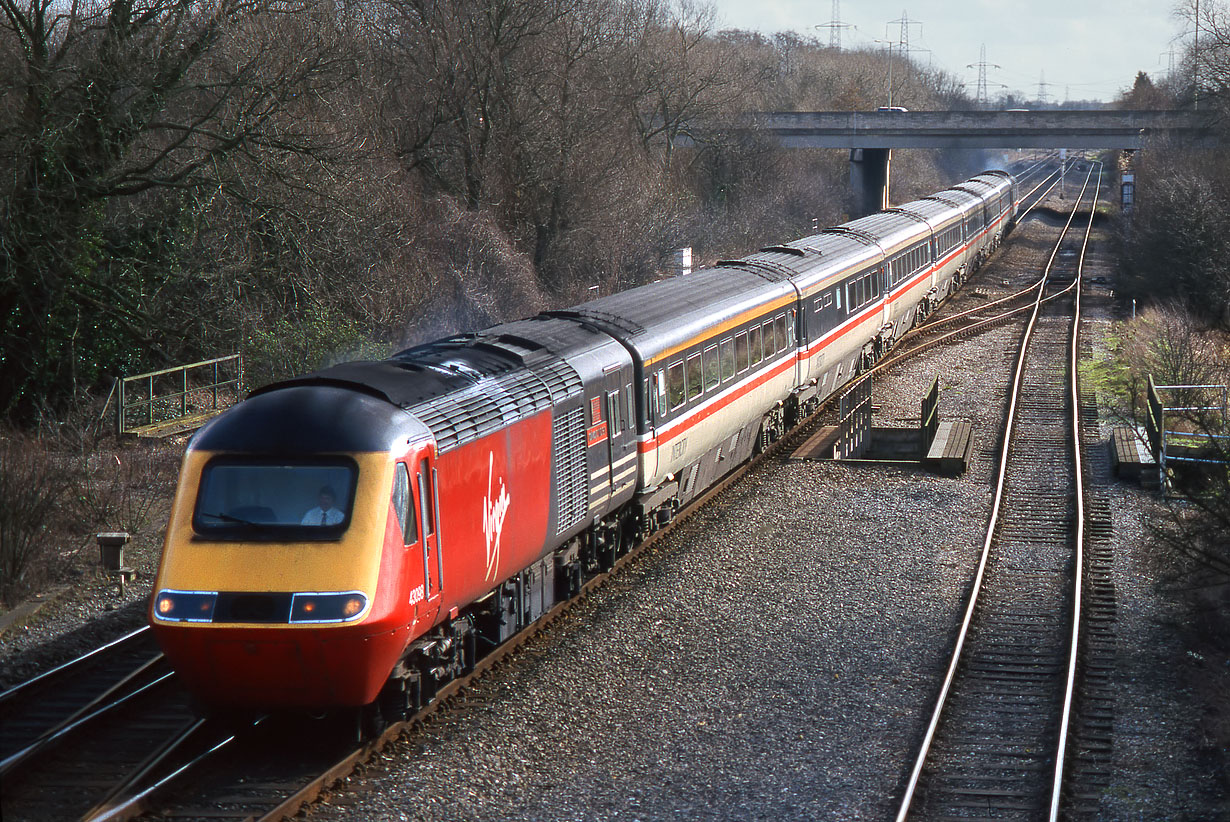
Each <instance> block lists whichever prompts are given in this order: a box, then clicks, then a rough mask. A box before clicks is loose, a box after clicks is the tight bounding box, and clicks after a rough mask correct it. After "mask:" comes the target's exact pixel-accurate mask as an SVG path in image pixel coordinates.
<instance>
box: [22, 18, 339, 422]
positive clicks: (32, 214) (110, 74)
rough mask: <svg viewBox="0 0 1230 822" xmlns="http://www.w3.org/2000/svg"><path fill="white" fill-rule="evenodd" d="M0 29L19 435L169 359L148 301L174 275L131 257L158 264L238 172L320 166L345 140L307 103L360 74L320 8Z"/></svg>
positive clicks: (43, 21)
mask: <svg viewBox="0 0 1230 822" xmlns="http://www.w3.org/2000/svg"><path fill="white" fill-rule="evenodd" d="M0 14H2V16H0V24H2V28H0V61H2V62H0V65H2V68H0V75H2V76H3V77H5V78H6V79H5V80H4V81H3V85H2V86H0V110H3V111H5V113H6V115H7V116H6V117H5V118H4V119H3V120H2V121H0V123H2V125H0V165H2V166H3V167H5V168H7V169H10V170H11V171H10V173H9V174H7V175H6V177H5V179H3V180H2V181H0V222H3V224H4V230H3V235H0V323H3V328H2V329H0V330H2V331H3V333H4V336H5V339H6V345H5V349H4V354H3V356H2V357H0V413H3V414H7V415H9V416H15V417H18V418H22V417H28V415H29V414H30V413H31V412H32V411H33V409H34V408H35V407H36V406H37V405H39V404H49V405H53V406H54V405H56V404H59V403H62V402H63V401H64V400H65V399H66V398H67V397H68V396H71V394H72V393H73V392H74V391H75V390H76V389H77V388H78V387H89V386H90V385H91V384H93V383H95V382H97V381H99V380H100V379H101V378H102V376H103V374H105V372H106V371H107V370H109V367H110V366H113V365H114V364H115V363H116V362H117V361H120V360H122V359H123V358H124V357H125V356H129V355H128V354H127V352H129V351H131V350H139V351H143V352H145V354H146V356H154V357H157V356H158V354H159V352H164V353H165V351H166V350H167V343H166V339H167V336H166V335H165V334H160V333H159V329H160V327H161V326H162V323H161V318H160V316H159V313H158V311H157V305H156V301H155V300H154V299H153V297H154V296H155V295H156V294H157V293H160V292H162V291H163V290H164V289H165V287H166V286H167V283H168V276H169V272H161V273H159V272H158V271H157V269H156V266H146V267H144V268H143V269H142V270H141V271H140V272H138V271H134V270H133V268H132V267H131V266H128V265H126V264H125V263H124V259H125V257H126V256H127V257H129V258H131V257H133V255H135V256H136V257H138V258H139V257H141V256H142V254H145V257H146V259H154V258H158V257H160V256H161V252H163V251H165V250H166V249H165V246H166V245H167V244H168V243H173V242H174V241H175V238H174V236H173V235H174V234H175V232H176V230H177V228H176V224H175V215H178V214H182V213H183V212H184V210H185V209H186V208H188V205H187V203H186V200H185V198H186V197H188V195H190V194H192V193H194V192H199V191H200V190H202V189H205V188H208V187H211V186H212V187H214V188H215V189H216V188H217V187H218V185H219V177H220V174H219V168H220V166H221V165H222V164H224V163H225V162H226V161H227V160H228V159H230V158H233V157H235V156H237V155H242V154H247V155H249V156H253V157H254V156H257V155H276V154H279V153H313V152H322V151H323V150H324V149H325V147H326V146H327V145H328V144H329V143H330V142H331V141H332V138H333V137H335V136H336V135H335V134H328V133H324V132H322V130H320V129H318V128H317V126H318V125H319V123H320V118H319V117H317V116H314V115H315V113H316V112H314V111H313V109H314V108H316V106H315V103H313V102H311V101H314V100H319V99H320V98H321V97H322V96H324V95H326V94H327V93H328V92H329V90H330V89H331V88H334V87H335V86H336V84H337V83H338V81H339V77H340V69H341V68H342V67H344V66H347V65H348V63H349V58H347V57H346V56H344V55H339V54H337V53H336V52H334V51H333V49H332V48H331V42H330V40H329V38H328V37H325V36H323V35H322V32H325V31H327V28H326V27H324V26H322V25H321V23H322V21H325V20H328V18H330V16H331V15H332V10H331V9H330V8H327V7H324V6H320V5H314V4H313V0H205V2H199V1H198V2H194V1H193V0H99V2H90V0H86V2H77V1H74V2H72V3H70V4H67V5H66V4H64V3H61V2H54V0H28V2H26V3H22V2H20V0H0ZM290 109H295V110H297V113H298V114H299V115H300V116H297V117H294V118H289V117H286V116H285V114H286V112H287V111H288V110H290ZM146 197H154V199H155V200H156V201H157V203H158V205H157V208H156V209H155V211H156V212H158V219H157V220H155V221H153V222H142V221H141V220H135V219H131V218H133V216H134V214H133V211H132V210H131V209H127V208H126V206H124V203H126V202H131V201H133V200H134V198H146ZM125 215H127V218H128V222H127V224H125V223H124V219H125ZM117 220H118V222H117ZM119 229H127V230H119ZM149 232H152V235H151V234H150V233H149ZM151 243H152V246H151ZM153 246H159V248H158V249H154V248H153ZM162 262H164V263H165V260H163V261H162Z"/></svg>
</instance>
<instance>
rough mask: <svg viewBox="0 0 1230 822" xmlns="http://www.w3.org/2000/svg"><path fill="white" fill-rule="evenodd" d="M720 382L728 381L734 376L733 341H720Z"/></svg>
mask: <svg viewBox="0 0 1230 822" xmlns="http://www.w3.org/2000/svg"><path fill="white" fill-rule="evenodd" d="M721 354H722V357H721V359H722V381H723V382H725V381H726V380H728V379H730V378H731V377H733V376H734V375H735V341H734V340H730V339H727V340H722V346H721Z"/></svg>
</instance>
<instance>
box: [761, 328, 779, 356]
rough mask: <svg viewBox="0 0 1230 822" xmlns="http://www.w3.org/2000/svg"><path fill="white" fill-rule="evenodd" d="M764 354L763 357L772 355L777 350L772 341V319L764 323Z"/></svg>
mask: <svg viewBox="0 0 1230 822" xmlns="http://www.w3.org/2000/svg"><path fill="white" fill-rule="evenodd" d="M763 328H764V356H765V359H768V358H769V357H772V356H773V354H774V352H775V351H776V350H777V346H776V345H774V343H773V321H772V320H769V321H768V322H767V323H765V324H764V326H763Z"/></svg>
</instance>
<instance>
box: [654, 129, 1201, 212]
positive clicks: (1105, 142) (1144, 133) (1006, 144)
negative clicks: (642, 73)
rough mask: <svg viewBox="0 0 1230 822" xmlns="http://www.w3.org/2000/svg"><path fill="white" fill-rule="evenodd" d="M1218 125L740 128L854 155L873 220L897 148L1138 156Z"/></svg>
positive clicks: (858, 193)
mask: <svg viewBox="0 0 1230 822" xmlns="http://www.w3.org/2000/svg"><path fill="white" fill-rule="evenodd" d="M1215 126H1216V121H1215V117H1214V115H1213V114H1212V113H1211V112H1205V111H1117V110H1111V109H1106V110H1093V111H1077V110H1043V111H1023V110H1022V111H905V110H883V109H882V110H880V111H799V112H759V113H755V114H751V115H748V117H747V119H746V122H745V124H742V125H740V126H737V127H736V129H735V130H736V131H737V132H748V133H758V134H767V135H771V136H773V137H776V138H777V140H778V141H779V142H780V143H781V144H782V145H783V146H786V147H789V148H843V149H849V150H850V160H851V165H850V184H851V188H852V189H853V192H854V196H855V208H856V211H858V213H860V214H868V213H871V212H873V211H876V210H878V209H880V208H884V207H886V206H887V203H888V179H889V173H890V167H891V162H892V150H893V149H894V148H966V149H1024V148H1070V149H1122V150H1128V151H1135V150H1137V149H1141V148H1145V147H1146V146H1148V145H1150V144H1153V145H1157V144H1161V143H1168V144H1182V145H1196V146H1201V145H1204V146H1207V145H1213V144H1215V143H1216V141H1217V139H1218V137H1217V134H1216V130H1215ZM677 142H679V143H680V144H688V143H690V142H691V140H690V139H688V138H682V139H680V140H679V141H677ZM855 216H857V214H856V215H855Z"/></svg>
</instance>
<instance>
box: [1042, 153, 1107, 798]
mask: <svg viewBox="0 0 1230 822" xmlns="http://www.w3.org/2000/svg"><path fill="white" fill-rule="evenodd" d="M1099 165H1100V164H1099ZM1101 182H1102V181H1101V175H1100V174H1099V175H1098V181H1097V183H1096V185H1095V188H1094V193H1093V202H1094V205H1095V206H1096V205H1097V202H1098V195H1099V194H1100V193H1101V190H1102V185H1101ZM1092 232H1093V219H1092V216H1091V217H1090V220H1089V225H1088V227H1087V228H1086V229H1085V238H1084V241H1083V242H1082V243H1081V253H1080V257H1079V258H1078V260H1077V264H1076V280H1075V282H1076V283H1078V284H1079V283H1080V281H1081V274H1082V272H1083V271H1084V270H1085V252H1086V250H1088V248H1089V235H1090V234H1091V233H1092ZM1075 300H1076V307H1075V309H1074V310H1073V320H1072V341H1071V349H1070V352H1069V358H1068V368H1069V371H1070V378H1071V382H1070V384H1069V388H1070V389H1071V392H1072V459H1073V462H1074V465H1075V471H1074V472H1073V473H1074V475H1075V478H1076V562H1075V565H1076V579H1075V581H1074V583H1073V589H1074V592H1075V593H1074V596H1073V601H1072V638H1071V641H1070V645H1069V652H1068V677H1067V686H1066V687H1065V689H1064V697H1063V713H1062V715H1061V718H1060V721H1059V742H1058V745H1057V748H1058V750H1057V752H1056V754H1055V773H1054V778H1053V779H1052V780H1051V807H1050V815H1049V817H1048V819H1049V820H1050V822H1058V819H1059V799H1060V793H1061V792H1062V790H1063V768H1064V758H1065V755H1066V753H1067V747H1068V731H1069V728H1070V725H1071V719H1072V698H1073V694H1074V692H1075V690H1076V664H1077V661H1078V657H1079V653H1080V649H1079V638H1080V627H1081V607H1082V606H1081V590H1082V587H1083V586H1084V565H1085V508H1086V504H1085V503H1086V500H1085V477H1084V457H1083V456H1082V453H1081V447H1082V441H1081V425H1080V413H1081V405H1080V379H1079V376H1078V373H1077V368H1076V366H1077V356H1078V353H1079V349H1078V344H1079V340H1080V322H1081V289H1080V288H1079V287H1078V288H1077V289H1076V296H1075Z"/></svg>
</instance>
